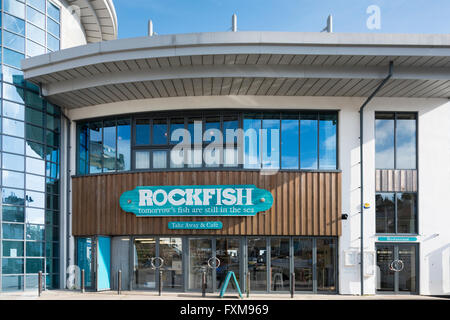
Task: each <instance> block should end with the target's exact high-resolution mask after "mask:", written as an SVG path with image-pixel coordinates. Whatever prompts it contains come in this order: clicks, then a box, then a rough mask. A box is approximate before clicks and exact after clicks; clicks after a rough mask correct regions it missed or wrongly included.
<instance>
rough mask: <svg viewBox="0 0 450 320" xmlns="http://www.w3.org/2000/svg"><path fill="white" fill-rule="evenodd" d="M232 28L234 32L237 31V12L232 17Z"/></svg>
mask: <svg viewBox="0 0 450 320" xmlns="http://www.w3.org/2000/svg"><path fill="white" fill-rule="evenodd" d="M231 30H232V31H233V32H236V31H237V15H236V14H235V13H234V14H233V16H232V17H231Z"/></svg>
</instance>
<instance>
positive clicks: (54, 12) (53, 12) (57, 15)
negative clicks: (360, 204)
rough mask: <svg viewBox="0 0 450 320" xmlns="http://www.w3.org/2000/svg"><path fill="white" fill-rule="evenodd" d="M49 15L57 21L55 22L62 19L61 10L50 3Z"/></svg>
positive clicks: (48, 3)
mask: <svg viewBox="0 0 450 320" xmlns="http://www.w3.org/2000/svg"><path fill="white" fill-rule="evenodd" d="M47 14H48V15H49V16H50V17H52V18H53V19H55V21H59V19H60V12H59V8H58V7H57V6H55V5H54V4H53V3H51V2H50V1H47Z"/></svg>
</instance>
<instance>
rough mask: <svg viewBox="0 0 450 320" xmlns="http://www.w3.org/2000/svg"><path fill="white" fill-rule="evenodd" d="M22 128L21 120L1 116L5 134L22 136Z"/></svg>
mask: <svg viewBox="0 0 450 320" xmlns="http://www.w3.org/2000/svg"><path fill="white" fill-rule="evenodd" d="M24 128H25V127H24V123H23V122H22V121H17V120H12V119H7V118H3V133H5V134H9V135H12V136H17V137H21V138H23V136H24ZM22 152H23V151H22Z"/></svg>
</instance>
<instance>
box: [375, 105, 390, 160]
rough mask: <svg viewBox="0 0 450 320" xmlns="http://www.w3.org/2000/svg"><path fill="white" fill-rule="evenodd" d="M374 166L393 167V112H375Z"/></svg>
mask: <svg viewBox="0 0 450 320" xmlns="http://www.w3.org/2000/svg"><path fill="white" fill-rule="evenodd" d="M375 167H376V168H377V169H394V114H382V113H377V114H376V119H375Z"/></svg>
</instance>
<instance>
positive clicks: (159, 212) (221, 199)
mask: <svg viewBox="0 0 450 320" xmlns="http://www.w3.org/2000/svg"><path fill="white" fill-rule="evenodd" d="M272 204H273V196H272V194H271V193H270V192H269V191H267V190H264V189H259V188H256V187H255V186H254V185H208V186H145V187H144V186H142V187H136V188H135V189H134V190H130V191H126V192H124V193H123V194H122V195H121V196H120V207H121V208H122V209H123V210H124V211H126V212H131V213H134V214H135V215H136V216H139V217H176V216H183V217H186V216H196V217H199V216H200V217H206V216H234V217H236V216H254V215H255V214H256V213H258V212H261V211H266V210H268V209H270V208H271V207H272Z"/></svg>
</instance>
